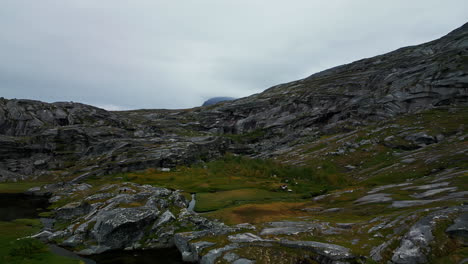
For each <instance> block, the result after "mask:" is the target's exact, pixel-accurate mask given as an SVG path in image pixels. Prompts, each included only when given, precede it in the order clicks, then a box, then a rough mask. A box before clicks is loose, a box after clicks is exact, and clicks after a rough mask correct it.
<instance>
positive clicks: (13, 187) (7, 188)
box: [0, 182, 47, 193]
mask: <svg viewBox="0 0 468 264" xmlns="http://www.w3.org/2000/svg"><path fill="white" fill-rule="evenodd" d="M44 184H47V182H2V183H0V193H22V192H25V191H27V190H28V189H30V188H33V187H37V186H41V185H44Z"/></svg>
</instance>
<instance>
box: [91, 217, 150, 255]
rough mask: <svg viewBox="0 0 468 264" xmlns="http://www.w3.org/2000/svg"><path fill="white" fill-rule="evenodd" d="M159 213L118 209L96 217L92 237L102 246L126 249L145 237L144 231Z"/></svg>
mask: <svg viewBox="0 0 468 264" xmlns="http://www.w3.org/2000/svg"><path fill="white" fill-rule="evenodd" d="M158 213H159V212H158V211H156V210H151V209H146V208H117V209H114V210H112V211H108V212H102V213H100V214H98V215H97V217H96V219H97V220H96V224H95V225H94V227H93V229H92V230H91V235H92V236H93V237H94V238H95V239H96V241H97V242H98V243H99V244H100V245H104V246H108V247H109V248H124V247H125V246H126V245H128V244H133V243H134V242H136V241H137V240H139V239H140V238H141V236H142V235H143V233H142V230H143V229H144V228H145V227H146V226H147V225H149V223H151V222H152V221H153V220H155V219H156V217H157V216H158Z"/></svg>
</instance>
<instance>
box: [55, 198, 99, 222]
mask: <svg viewBox="0 0 468 264" xmlns="http://www.w3.org/2000/svg"><path fill="white" fill-rule="evenodd" d="M89 211H91V206H90V204H89V203H87V202H73V203H69V204H67V205H65V206H63V207H61V208H59V209H58V210H57V211H56V212H55V217H56V218H57V219H65V220H70V219H73V218H75V217H77V216H80V215H84V214H87V213H89Z"/></svg>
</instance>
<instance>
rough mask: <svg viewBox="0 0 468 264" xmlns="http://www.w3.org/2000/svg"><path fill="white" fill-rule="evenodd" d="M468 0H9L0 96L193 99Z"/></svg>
mask: <svg viewBox="0 0 468 264" xmlns="http://www.w3.org/2000/svg"><path fill="white" fill-rule="evenodd" d="M467 10H468V1H466V0H460V1H457V0H453V1H450V0H444V1H432V0H421V1H408V0H392V1H376V0H352V1H351V0H327V1H325V0H323V1H313V0H291V1H283V0H281V1H280V0H277V1H276V0H196V1H195V0H185V1H183V0H178V1H173V0H166V1H158V0H147V1H145V0H125V1H123V0H40V1H39V0H1V1H0V96H3V97H6V98H28V99H36V100H42V101H47V102H54V101H75V102H83V103H87V104H92V105H96V106H100V107H103V108H106V109H111V110H112V109H136V108H187V107H193V106H198V105H200V104H202V103H203V101H204V100H206V99H208V98H210V97H214V96H233V97H243V96H248V95H250V94H254V93H258V92H261V91H263V90H265V89H266V88H268V87H270V86H273V85H276V84H279V83H283V82H288V81H293V80H296V79H300V78H304V77H307V76H309V75H311V74H312V73H315V72H317V71H321V70H324V69H327V68H330V67H333V66H336V65H340V64H344V63H349V62H352V61H354V60H358V59H361V58H364V57H372V56H375V55H379V54H382V53H385V52H389V51H392V50H394V49H397V48H399V47H402V46H407V45H415V44H419V43H422V42H426V41H430V40H433V39H436V38H439V37H441V36H443V35H445V34H447V33H448V32H449V31H451V30H453V29H455V28H457V27H459V26H461V25H462V24H464V23H465V22H467V21H468V15H467Z"/></svg>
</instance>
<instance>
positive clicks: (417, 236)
mask: <svg viewBox="0 0 468 264" xmlns="http://www.w3.org/2000/svg"><path fill="white" fill-rule="evenodd" d="M466 211H468V206H455V207H450V208H447V209H442V210H439V211H436V212H432V213H430V214H428V215H427V216H425V217H423V218H422V219H420V220H419V221H418V222H416V224H414V225H413V226H412V227H411V228H410V230H409V231H408V232H407V233H406V234H405V236H404V238H403V239H402V240H401V243H400V246H399V247H398V248H397V249H396V250H395V251H394V253H393V256H392V262H393V263H402V264H403V263H405V264H413V263H415V264H416V263H427V261H428V258H427V256H428V253H429V252H430V250H431V249H430V243H431V241H432V240H433V239H434V235H433V234H432V230H433V229H434V227H435V225H436V224H437V221H438V220H439V219H446V218H447V215H449V214H454V213H457V212H466Z"/></svg>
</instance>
